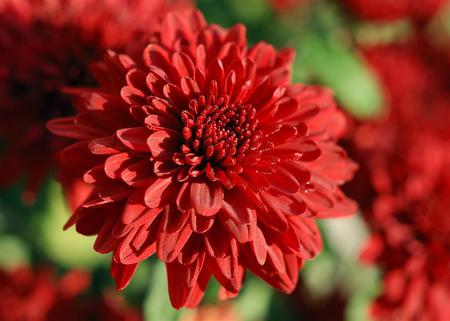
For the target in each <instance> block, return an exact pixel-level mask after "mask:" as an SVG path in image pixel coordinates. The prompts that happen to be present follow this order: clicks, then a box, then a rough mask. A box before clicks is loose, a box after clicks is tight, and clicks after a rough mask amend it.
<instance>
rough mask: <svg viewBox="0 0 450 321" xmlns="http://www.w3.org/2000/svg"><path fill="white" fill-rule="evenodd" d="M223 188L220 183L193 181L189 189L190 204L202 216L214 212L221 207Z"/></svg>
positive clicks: (210, 214)
mask: <svg viewBox="0 0 450 321" xmlns="http://www.w3.org/2000/svg"><path fill="white" fill-rule="evenodd" d="M223 196H224V194H223V189H222V186H221V185H220V184H215V183H200V182H193V183H192V184H191V189H190V200H191V205H192V207H193V208H194V210H195V211H196V213H198V214H200V215H204V216H212V215H214V214H216V213H217V212H218V211H219V210H220V209H221V207H222V202H223Z"/></svg>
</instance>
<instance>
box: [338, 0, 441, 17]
mask: <svg viewBox="0 0 450 321" xmlns="http://www.w3.org/2000/svg"><path fill="white" fill-rule="evenodd" d="M342 1H345V2H346V4H347V5H348V7H349V8H350V10H351V11H352V12H353V13H354V14H355V15H357V16H358V17H360V18H361V19H364V20H372V21H393V20H399V19H413V20H414V21H417V22H419V23H420V22H424V21H427V20H429V19H431V18H432V17H433V16H434V15H435V14H436V13H437V12H438V11H439V9H441V8H442V7H443V6H444V4H446V3H447V0H342Z"/></svg>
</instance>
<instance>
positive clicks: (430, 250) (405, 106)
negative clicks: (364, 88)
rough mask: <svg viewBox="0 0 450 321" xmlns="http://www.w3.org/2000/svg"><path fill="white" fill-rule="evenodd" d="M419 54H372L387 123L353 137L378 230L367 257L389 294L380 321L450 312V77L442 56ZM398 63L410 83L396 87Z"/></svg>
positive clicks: (360, 129) (434, 318)
mask: <svg viewBox="0 0 450 321" xmlns="http://www.w3.org/2000/svg"><path fill="white" fill-rule="evenodd" d="M428 45H429V44H428ZM416 48H417V47H416V46H411V44H405V45H403V46H396V47H393V48H373V49H369V50H366V54H367V56H368V58H369V61H370V62H371V63H372V64H373V66H374V67H375V69H376V70H377V71H378V73H379V75H380V76H381V77H380V78H381V79H382V80H383V82H384V85H385V87H386V90H387V93H388V94H389V96H390V97H391V99H390V105H389V106H388V107H389V108H388V113H387V115H386V117H385V119H381V120H377V121H375V122H371V123H366V124H361V125H359V126H357V127H356V130H355V134H354V150H353V152H354V154H355V158H356V159H358V160H359V161H360V164H361V166H362V167H363V168H365V169H366V170H365V174H366V177H365V179H366V186H371V188H370V190H371V191H370V196H371V197H365V198H364V200H363V201H362V202H361V203H360V204H361V207H362V208H363V210H364V212H365V216H366V218H367V222H368V223H369V226H370V228H371V230H372V236H371V238H370V240H369V241H368V243H367V245H366V248H365V250H364V251H363V253H362V258H363V259H364V260H365V261H368V262H371V263H374V264H377V265H378V266H379V267H380V268H381V271H382V276H383V284H384V288H383V291H382V293H381V294H380V296H379V297H378V298H377V300H376V301H375V302H374V304H373V306H372V314H373V316H374V317H375V319H376V320H382V321H386V320H388V321H390V320H426V321H443V320H446V319H447V318H448V313H449V312H450V311H449V307H448V304H447V302H449V300H450V287H449V286H448V284H450V282H449V281H450V279H449V276H450V273H449V272H450V270H449V262H450V239H449V235H450V220H449V215H448V208H449V205H450V203H449V201H450V198H449V196H450V171H449V168H450V167H449V165H450V153H449V150H450V148H449V147H450V131H449V129H448V125H447V122H448V117H449V116H450V108H449V106H450V95H449V89H450V81H449V80H450V79H449V78H448V69H446V67H445V66H446V64H445V63H443V62H442V61H441V60H440V59H439V57H442V56H441V55H438V56H435V55H433V54H434V53H435V52H434V51H433V50H429V49H430V48H428V47H427V46H422V47H421V49H422V50H421V51H417V50H416ZM444 56H445V55H444ZM399 58H401V59H399ZM396 60H397V66H398V67H399V68H400V70H402V71H401V72H400V73H401V74H402V75H405V76H406V75H410V77H409V79H407V80H402V81H394V75H393V72H395V71H393V70H389V68H388V66H389V65H391V66H392V64H393V63H394V62H395V61H396ZM396 71H397V72H399V69H397V70H396ZM424 80H426V81H427V83H425V84H424V83H423V81H424ZM408 86H409V90H408ZM351 194H352V193H351ZM363 194H365V196H367V195H368V194H369V193H367V191H366V192H365V193H364V192H363V193H361V191H358V192H357V193H355V195H363ZM360 201H361V200H360Z"/></svg>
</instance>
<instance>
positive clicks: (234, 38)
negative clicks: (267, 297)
mask: <svg viewBox="0 0 450 321" xmlns="http://www.w3.org/2000/svg"><path fill="white" fill-rule="evenodd" d="M292 59H293V52H292V51H291V50H283V51H280V52H277V51H276V50H275V49H274V48H273V47H272V46H270V45H268V44H266V43H258V44H256V45H255V46H253V47H251V48H248V47H247V43H246V34H245V28H244V27H243V26H242V25H236V26H234V27H233V28H231V29H223V28H221V27H219V26H217V25H208V24H207V23H206V22H205V20H204V18H203V16H202V15H201V13H199V12H191V13H185V14H169V15H167V16H166V17H165V19H164V20H163V21H162V24H161V28H160V30H159V31H158V32H156V33H155V34H153V36H152V37H151V41H150V43H149V44H148V46H146V48H145V49H144V50H143V52H142V59H134V60H133V59H132V58H130V57H129V56H127V55H123V54H116V53H114V52H109V53H108V54H107V55H106V57H105V59H104V60H103V61H102V62H100V63H99V64H98V65H97V66H96V68H95V71H96V76H97V79H98V81H99V82H100V83H101V84H102V86H101V87H99V88H92V89H83V88H81V89H79V88H74V89H73V90H72V93H73V95H74V100H75V103H76V105H77V106H78V107H77V108H78V110H79V113H78V114H77V115H76V116H74V117H65V118H59V119H55V120H52V121H50V122H49V124H48V127H49V129H50V130H51V131H52V132H53V133H55V134H58V135H61V136H64V137H67V138H71V139H75V140H78V142H77V143H75V144H72V145H71V146H69V147H68V148H66V149H65V150H64V151H62V153H61V157H62V160H63V162H64V163H65V165H66V166H68V167H70V168H78V169H82V170H83V171H85V174H84V180H85V182H86V183H88V184H91V185H92V186H93V187H94V190H93V192H92V194H91V195H90V197H89V198H88V199H87V201H86V202H84V203H83V204H82V205H81V206H80V207H79V208H78V209H77V210H76V211H75V212H74V214H73V216H72V217H71V219H70V221H69V222H68V224H67V226H66V227H69V226H71V225H76V228H77V231H79V232H80V233H82V234H85V235H97V239H96V242H95V245H94V248H95V250H96V251H98V252H101V253H108V252H113V258H112V263H111V273H112V276H113V278H114V279H115V281H116V284H117V287H118V288H119V289H122V288H124V287H125V286H126V285H127V284H128V282H129V281H130V279H131V277H132V275H133V273H134V271H135V270H136V268H137V266H138V264H139V263H140V262H141V261H143V260H145V259H146V258H148V257H149V256H151V255H153V254H155V253H157V256H158V257H159V259H160V260H162V261H164V262H165V263H166V267H167V276H168V284H169V294H170V298H171V302H172V304H173V306H174V307H176V308H180V307H182V306H190V307H192V306H196V305H197V304H198V303H199V301H200V300H201V298H202V296H203V292H204V290H205V287H206V285H207V283H208V280H209V279H210V278H211V277H212V276H214V277H215V278H216V279H217V280H218V282H219V283H220V284H221V285H222V287H223V291H222V292H221V293H222V295H224V296H234V295H236V294H237V293H238V292H239V290H240V288H241V285H242V281H243V277H244V272H245V271H246V270H247V269H248V270H250V271H252V272H253V273H254V274H256V275H258V276H259V277H261V278H262V279H264V280H265V281H266V282H268V283H269V284H271V285H272V286H273V287H275V288H277V289H279V290H281V291H284V292H290V291H292V290H293V289H294V287H295V285H296V282H297V276H298V271H299V269H300V268H301V266H302V265H303V262H304V261H305V260H307V259H311V258H312V257H314V256H315V255H316V254H317V252H318V251H319V250H320V249H321V246H322V244H321V238H320V233H319V230H318V228H317V226H316V222H315V221H316V219H318V218H327V217H335V216H342V215H348V214H352V213H353V212H354V211H355V204H354V203H353V202H352V201H350V200H349V199H347V198H346V197H345V195H344V194H343V193H342V191H341V190H340V188H339V186H340V185H341V184H342V183H344V182H346V181H348V180H349V179H350V178H351V177H352V175H353V172H354V171H355V169H356V165H355V164H354V163H353V162H352V161H351V160H349V159H348V157H347V155H346V153H345V151H344V150H343V149H341V148H340V147H339V146H338V145H337V144H336V140H337V139H338V138H339V137H340V136H341V135H342V132H343V130H344V128H345V118H344V116H343V115H342V114H341V112H340V111H338V110H337V109H336V106H335V103H334V101H333V99H332V95H331V93H330V92H329V91H328V90H326V89H323V88H319V87H310V86H304V85H301V84H291V83H290V73H291V72H290V69H291V61H292Z"/></svg>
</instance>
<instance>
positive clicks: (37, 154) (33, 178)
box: [0, 0, 189, 202]
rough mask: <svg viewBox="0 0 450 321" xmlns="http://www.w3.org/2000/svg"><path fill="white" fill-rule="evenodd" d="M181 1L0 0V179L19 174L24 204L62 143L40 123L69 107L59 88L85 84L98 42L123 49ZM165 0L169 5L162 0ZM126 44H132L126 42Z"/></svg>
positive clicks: (90, 80)
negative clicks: (22, 186)
mask: <svg viewBox="0 0 450 321" xmlns="http://www.w3.org/2000/svg"><path fill="white" fill-rule="evenodd" d="M188 2H189V1H188V0H179V1H168V0H167V1H166V0H152V1H143V0H138V1H128V0H101V1H97V0H69V1H63V0H58V1H49V0H4V1H3V2H2V3H1V4H0V72H1V75H0V77H1V78H3V79H2V80H3V81H2V83H1V85H0V141H1V143H2V144H4V145H5V146H2V147H4V150H3V151H2V154H1V156H2V157H1V159H0V168H1V170H0V177H1V178H0V184H1V185H3V186H5V185H9V184H11V183H13V182H15V181H17V180H18V179H19V178H22V177H25V178H26V180H27V183H26V184H27V185H26V190H25V193H24V200H25V201H27V202H32V201H33V199H34V197H35V194H36V191H37V189H38V187H39V185H40V182H41V181H42V179H43V177H44V176H45V175H46V174H47V170H48V169H49V167H50V166H51V164H52V154H53V153H54V151H55V150H57V149H60V148H61V147H62V146H65V144H66V141H65V140H63V139H61V138H54V137H51V136H50V134H49V133H48V132H47V130H46V127H45V124H46V122H47V120H48V119H50V118H52V117H59V116H68V115H72V114H73V113H74V110H73V109H72V107H71V104H70V100H69V99H68V98H67V97H66V96H65V95H64V94H62V93H61V90H60V89H61V88H62V87H64V86H74V85H77V86H87V85H92V84H93V78H92V77H91V76H90V74H89V72H88V64H89V63H90V61H91V60H92V59H98V58H100V57H101V56H102V55H103V53H104V51H105V48H115V49H121V48H124V47H125V46H126V45H127V44H128V42H129V41H130V39H131V38H132V37H135V36H136V34H137V33H139V32H142V31H145V32H147V31H148V30H152V28H153V26H154V24H155V23H156V19H157V17H158V16H160V15H162V14H164V13H165V12H167V11H168V9H169V8H172V6H173V5H179V4H186V3H188ZM169 3H170V5H169ZM130 50H132V48H130Z"/></svg>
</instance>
